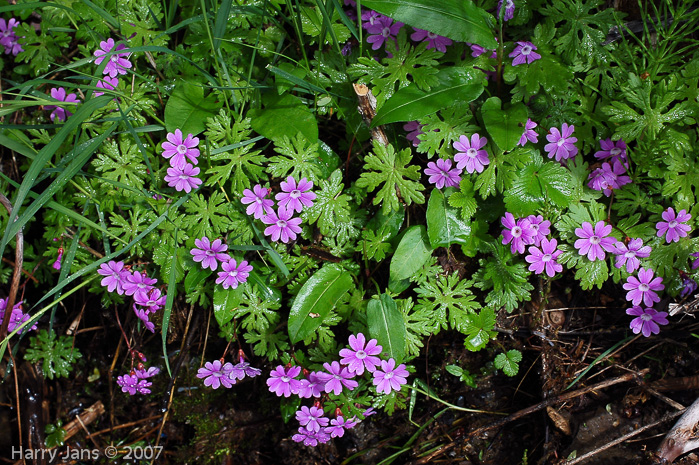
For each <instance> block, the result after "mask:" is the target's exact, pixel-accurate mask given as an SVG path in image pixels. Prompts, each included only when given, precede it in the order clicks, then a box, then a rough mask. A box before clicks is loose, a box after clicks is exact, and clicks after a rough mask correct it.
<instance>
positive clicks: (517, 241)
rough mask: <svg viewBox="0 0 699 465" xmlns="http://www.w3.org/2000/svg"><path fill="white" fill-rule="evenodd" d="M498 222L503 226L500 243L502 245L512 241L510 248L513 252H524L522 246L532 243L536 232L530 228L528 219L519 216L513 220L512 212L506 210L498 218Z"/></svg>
mask: <svg viewBox="0 0 699 465" xmlns="http://www.w3.org/2000/svg"><path fill="white" fill-rule="evenodd" d="M500 222H501V223H502V225H503V226H504V227H505V229H503V230H502V243H503V245H504V244H509V243H510V242H512V244H511V245H510V250H511V251H512V253H513V254H514V253H515V252H519V253H524V246H525V245H530V244H533V243H534V237H535V235H536V233H535V231H534V229H532V227H531V223H530V222H529V219H527V218H520V219H518V220H516V221H515V217H514V216H513V215H512V213H510V212H506V213H505V216H503V217H502V218H500Z"/></svg>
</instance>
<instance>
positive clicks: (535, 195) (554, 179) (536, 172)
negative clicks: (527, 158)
mask: <svg viewBox="0 0 699 465" xmlns="http://www.w3.org/2000/svg"><path fill="white" fill-rule="evenodd" d="M575 192H576V188H575V182H574V180H573V177H572V175H571V174H570V171H568V170H567V169H565V168H564V167H562V166H561V165H560V164H558V163H555V162H546V163H543V164H542V162H541V158H539V157H537V158H535V159H534V163H532V164H530V165H528V166H525V167H524V168H522V169H521V170H520V171H519V173H517V177H516V178H515V180H514V181H513V183H512V187H511V188H510V189H509V190H507V191H506V192H505V206H506V207H507V210H508V211H509V212H510V213H512V214H513V215H515V216H527V215H531V214H533V213H534V212H536V210H538V209H539V208H542V207H544V206H545V205H547V204H548V203H553V204H554V205H556V206H558V207H560V208H565V207H567V206H568V205H570V203H571V201H572V200H573V197H574V193H575Z"/></svg>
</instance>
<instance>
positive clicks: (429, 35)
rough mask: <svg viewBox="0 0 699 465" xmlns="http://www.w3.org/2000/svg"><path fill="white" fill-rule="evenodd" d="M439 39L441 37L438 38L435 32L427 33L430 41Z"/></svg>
mask: <svg viewBox="0 0 699 465" xmlns="http://www.w3.org/2000/svg"><path fill="white" fill-rule="evenodd" d="M437 37H439V36H438V35H437V34H435V33H434V32H428V33H427V38H428V39H430V40H434V39H436V38H437Z"/></svg>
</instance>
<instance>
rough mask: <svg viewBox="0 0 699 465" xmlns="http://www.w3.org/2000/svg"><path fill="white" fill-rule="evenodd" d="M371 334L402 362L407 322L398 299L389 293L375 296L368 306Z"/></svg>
mask: <svg viewBox="0 0 699 465" xmlns="http://www.w3.org/2000/svg"><path fill="white" fill-rule="evenodd" d="M366 313H367V316H366V318H367V326H368V327H369V334H370V335H371V337H372V338H375V339H376V340H377V341H378V342H379V344H380V345H381V346H382V347H383V351H384V352H385V353H387V354H388V355H389V356H390V357H393V358H394V359H395V360H396V363H397V364H398V363H401V362H402V361H403V358H404V357H405V336H406V333H405V323H404V322H403V316H402V315H401V313H400V311H399V310H398V306H397V305H396V301H395V300H393V299H392V298H391V296H390V295H388V294H381V296H379V298H378V299H377V298H373V299H371V301H370V302H369V304H368V305H367V308H366Z"/></svg>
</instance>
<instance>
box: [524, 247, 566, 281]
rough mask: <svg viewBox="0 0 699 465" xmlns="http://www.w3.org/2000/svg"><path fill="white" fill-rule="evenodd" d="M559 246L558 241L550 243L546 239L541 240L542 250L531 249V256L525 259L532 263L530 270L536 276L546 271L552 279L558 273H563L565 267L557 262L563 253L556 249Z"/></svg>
mask: <svg viewBox="0 0 699 465" xmlns="http://www.w3.org/2000/svg"><path fill="white" fill-rule="evenodd" d="M557 245H558V242H557V241H556V239H551V240H550V241H549V240H548V239H546V238H544V239H542V240H541V250H540V249H539V248H538V247H536V246H531V247H529V255H527V256H526V257H524V259H525V260H526V261H527V262H529V263H531V265H529V270H530V271H533V272H534V273H536V274H541V273H543V272H544V270H546V274H547V275H549V276H550V277H552V278H553V276H554V275H555V274H556V273H558V272H561V271H563V266H561V265H560V264H559V263H558V262H557V261H556V259H557V258H558V256H559V255H560V254H561V253H563V252H562V251H560V250H558V249H556V246H557Z"/></svg>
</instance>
